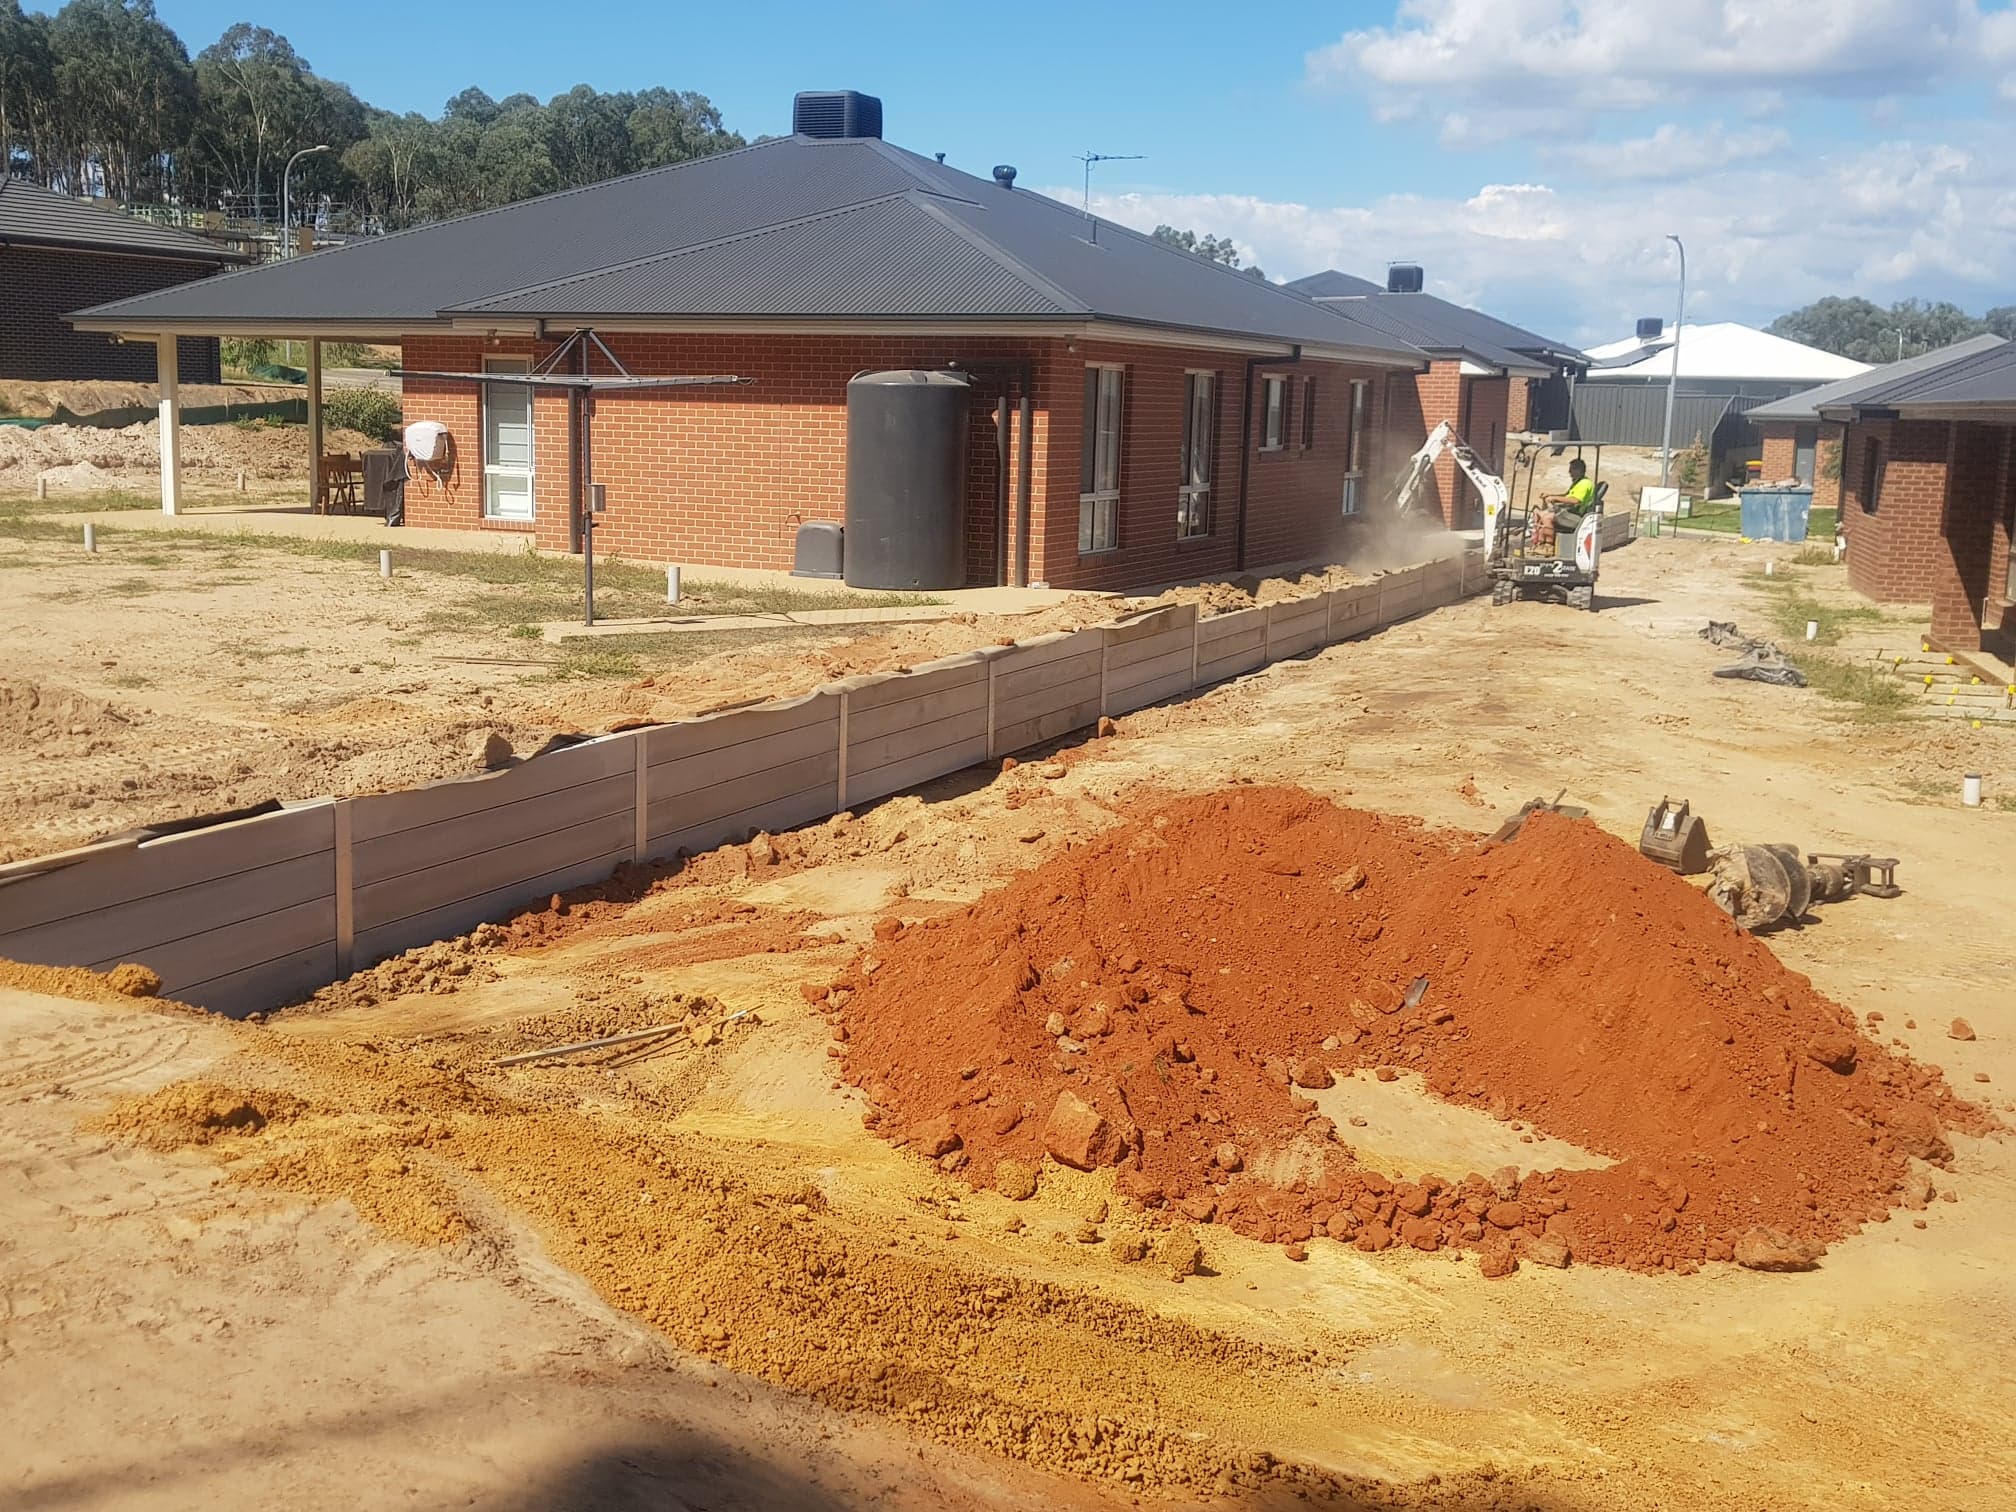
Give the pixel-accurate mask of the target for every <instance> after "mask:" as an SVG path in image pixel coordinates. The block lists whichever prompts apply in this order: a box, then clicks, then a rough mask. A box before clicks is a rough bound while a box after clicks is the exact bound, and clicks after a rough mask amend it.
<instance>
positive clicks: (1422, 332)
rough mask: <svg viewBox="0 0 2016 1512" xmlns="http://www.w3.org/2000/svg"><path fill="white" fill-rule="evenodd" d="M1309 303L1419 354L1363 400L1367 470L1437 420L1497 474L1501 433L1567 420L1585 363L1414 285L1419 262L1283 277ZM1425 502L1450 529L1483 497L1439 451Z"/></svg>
mask: <svg viewBox="0 0 2016 1512" xmlns="http://www.w3.org/2000/svg"><path fill="white" fill-rule="evenodd" d="M1288 287H1289V288H1291V289H1294V290H1297V291H1298V292H1300V293H1302V294H1305V295H1307V296H1308V297H1309V298H1310V299H1313V300H1315V301H1316V302H1317V303H1318V304H1322V305H1326V306H1328V307H1329V308H1331V309H1333V310H1336V311H1338V312H1339V313H1340V314H1348V315H1350V316H1351V317H1352V318H1353V319H1355V320H1359V321H1362V322H1364V323H1365V324H1366V325H1368V326H1371V327H1373V328H1374V329H1375V330H1379V331H1383V332H1384V333H1385V334H1386V335H1388V336H1391V337H1393V338H1394V339H1395V340H1398V341H1404V342H1406V343H1408V344H1409V345H1410V346H1414V347H1418V348H1420V349H1421V350H1422V351H1423V352H1425V353H1427V355H1428V367H1427V370H1426V371H1425V372H1416V373H1407V372H1395V373H1389V374H1388V375H1387V377H1386V381H1385V382H1384V383H1383V384H1381V385H1380V386H1379V388H1378V392H1377V395H1376V397H1375V398H1374V399H1373V403H1374V405H1375V406H1376V408H1375V411H1374V415H1373V427H1372V428H1373V431H1374V432H1375V434H1376V435H1377V436H1378V438H1379V441H1380V447H1379V449H1378V450H1377V451H1375V453H1374V454H1373V457H1372V460H1371V468H1370V470H1371V474H1372V476H1373V477H1374V478H1375V479H1378V480H1381V481H1383V480H1385V479H1388V478H1390V477H1392V476H1393V475H1394V474H1395V473H1397V472H1398V471H1399V469H1400V467H1401V465H1402V463H1403V462H1404V461H1405V459H1406V458H1407V457H1408V456H1409V455H1411V454H1412V453H1413V452H1414V451H1415V450H1416V449H1417V448H1419V446H1420V445H1421V443H1422V442H1423V441H1424V440H1426V439H1427V436H1428V432H1429V431H1431V430H1433V429H1434V428H1435V427H1436V426H1437V425H1439V424H1441V423H1442V422H1443V421H1444V420H1446V421H1448V422H1449V424H1450V425H1451V426H1452V427H1453V428H1454V429H1455V431H1456V434H1457V435H1458V436H1460V437H1462V438H1463V440H1464V441H1465V442H1467V443H1468V444H1469V446H1470V448H1471V449H1472V450H1473V451H1475V452H1476V453H1477V455H1478V456H1479V457H1480V458H1482V459H1483V462H1484V464H1485V466H1486V467H1488V468H1490V469H1491V470H1492V471H1493V472H1496V473H1498V474H1500V475H1501V476H1502V475H1503V474H1504V471H1505V438H1506V437H1507V436H1508V435H1518V434H1523V433H1529V432H1534V431H1540V432H1549V431H1552V430H1555V429H1557V428H1561V427H1565V426H1566V425H1567V423H1568V391H1569V384H1570V381H1571V379H1572V377H1573V375H1574V374H1576V373H1579V372H1580V371H1581V370H1582V368H1583V366H1584V365H1585V359H1584V358H1583V356H1582V354H1581V353H1580V352H1578V351H1576V350H1575V349H1574V348H1573V347H1571V346H1568V345H1566V344H1565V343H1563V342H1559V341H1553V340H1550V339H1549V338H1547V337H1545V336H1538V335H1535V334H1534V333H1533V332H1531V331H1528V330H1525V329H1523V328H1521V327H1519V326H1515V325H1512V324H1509V323H1508V322H1506V321H1503V320H1499V319H1497V318H1496V317H1495V316H1491V315H1486V314H1485V313H1484V312H1483V311H1481V310H1473V309H1470V308H1468V307H1467V306H1465V305H1459V304H1455V303H1452V302H1451V301H1449V300H1446V299H1442V298H1440V297H1438V296H1436V295H1434V294H1428V293H1425V292H1423V291H1422V288H1421V270H1420V268H1418V267H1416V266H1414V265H1412V264H1396V265H1395V266H1394V267H1393V268H1392V269H1390V270H1389V271H1388V273H1387V279H1386V283H1385V284H1383V285H1381V284H1376V283H1373V282H1372V281H1371V280H1370V279H1366V278H1356V277H1353V276H1352V275H1351V274H1349V273H1340V272H1338V271H1337V270H1335V269H1334V268H1333V269H1330V270H1328V271H1325V272H1322V273H1312V274H1310V275H1309V276H1308V277H1307V278H1299V279H1297V280H1295V281H1294V282H1293V283H1291V284H1289V285H1288ZM1430 484H1431V488H1432V494H1431V498H1432V506H1431V505H1429V504H1426V503H1424V507H1433V508H1435V509H1437V510H1439V511H1440V513H1441V515H1442V519H1443V521H1444V523H1445V524H1447V525H1449V526H1450V527H1451V528H1452V529H1461V528H1468V527H1471V526H1475V525H1480V524H1482V523H1483V513H1482V511H1483V501H1482V500H1481V499H1480V498H1479V497H1478V496H1477V490H1476V489H1475V488H1474V487H1473V486H1472V485H1471V483H1470V481H1469V479H1467V478H1465V477H1464V476H1463V475H1462V473H1461V471H1460V470H1459V469H1458V468H1457V466H1456V463H1455V460H1454V459H1453V458H1451V457H1450V456H1449V455H1448V454H1447V453H1444V454H1443V455H1442V456H1440V457H1438V458H1437V459H1436V460H1435V466H1434V469H1433V472H1432V473H1431V474H1430Z"/></svg>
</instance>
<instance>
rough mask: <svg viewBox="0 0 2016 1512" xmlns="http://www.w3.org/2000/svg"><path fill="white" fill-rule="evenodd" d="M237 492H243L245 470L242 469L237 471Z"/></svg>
mask: <svg viewBox="0 0 2016 1512" xmlns="http://www.w3.org/2000/svg"><path fill="white" fill-rule="evenodd" d="M238 492H240V493H243V492H245V469H244V468H242V467H241V468H239V469H238Z"/></svg>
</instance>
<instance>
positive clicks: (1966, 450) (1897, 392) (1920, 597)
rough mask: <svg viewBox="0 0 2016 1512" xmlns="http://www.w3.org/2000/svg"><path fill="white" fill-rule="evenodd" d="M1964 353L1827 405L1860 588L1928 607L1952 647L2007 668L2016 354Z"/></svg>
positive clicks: (2013, 578) (2015, 350)
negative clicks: (1838, 437)
mask: <svg viewBox="0 0 2016 1512" xmlns="http://www.w3.org/2000/svg"><path fill="white" fill-rule="evenodd" d="M1962 345H1963V346H1969V347H1972V348H1974V349H1973V350H1971V351H1969V352H1968V353H1967V354H1965V355H1962V356H1958V357H1953V356H1948V357H1947V360H1945V361H1943V362H1941V363H1938V364H1935V365H1933V366H1931V367H1929V368H1927V367H1920V368H1919V369H1918V370H1916V371H1912V372H1907V373H1904V374H1902V375H1895V376H1892V377H1890V378H1888V379H1884V380H1882V381H1878V382H1875V383H1868V382H1865V383H1863V384H1862V385H1861V386H1860V387H1859V388H1858V389H1857V390H1856V391H1855V392H1854V393H1853V394H1850V395H1847V396H1842V397H1837V398H1834V399H1830V400H1827V401H1824V402H1823V403H1822V404H1821V406H1820V417H1821V419H1822V420H1824V421H1828V422H1831V423H1835V424H1839V425H1841V426H1842V427H1843V441H1842V467H1841V524H1842V529H1843V530H1844V532H1845V533H1846V535H1847V538H1848V577H1849V581H1850V582H1851V583H1853V584H1854V585H1855V587H1856V588H1857V589H1858V590H1860V591H1861V592H1862V593H1865V594H1867V595H1868V596H1869V597H1871V598H1873V599H1878V600H1883V601H1889V602H1901V603H1928V602H1929V603H1930V604H1931V605H1932V624H1931V633H1932V636H1933V638H1934V640H1936V641H1937V642H1938V644H1939V645H1940V646H1941V647H1943V648H1944V649H1946V650H1948V651H1953V652H1969V651H1986V652H1989V653H1990V654H1992V655H1995V656H1998V657H2000V658H2002V659H2003V660H2005V661H2006V660H2010V659H2012V653H2016V567H2012V558H2011V551H2010V541H2011V537H2012V536H2016V345H2012V344H2010V343H2007V342H2001V341H1995V342H1992V344H1987V345H1985V346H1984V345H1983V344H1981V343H1962ZM1954 350H1957V349H1955V348H1949V349H1948V352H1949V353H1950V352H1952V351H1954ZM1908 365H1909V364H1893V365H1892V366H1893V368H1895V367H1904V366H1908ZM1890 371H1891V369H1880V370H1878V373H1877V374H1871V375H1869V376H1870V377H1879V375H1880V374H1881V373H1885V372H1890Z"/></svg>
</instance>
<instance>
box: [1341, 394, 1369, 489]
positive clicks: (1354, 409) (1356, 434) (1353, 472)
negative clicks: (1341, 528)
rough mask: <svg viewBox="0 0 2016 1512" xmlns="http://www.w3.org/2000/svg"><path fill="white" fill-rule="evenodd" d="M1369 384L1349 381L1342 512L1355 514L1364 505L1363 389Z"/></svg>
mask: <svg viewBox="0 0 2016 1512" xmlns="http://www.w3.org/2000/svg"><path fill="white" fill-rule="evenodd" d="M1370 387H1371V385H1370V384H1369V383H1367V382H1366V381H1365V380H1364V379H1363V378H1357V379H1353V380H1352V383H1351V412H1350V415H1349V417H1348V418H1347V419H1346V421H1345V424H1346V425H1347V426H1348V427H1349V429H1348V430H1347V431H1346V432H1345V435H1344V513H1345V514H1347V515H1355V514H1356V513H1358V511H1359V510H1360V509H1361V508H1363V507H1364V500H1363V499H1362V498H1361V497H1360V495H1361V494H1362V493H1363V491H1364V487H1365V391H1366V390H1367V389H1368V388H1370Z"/></svg>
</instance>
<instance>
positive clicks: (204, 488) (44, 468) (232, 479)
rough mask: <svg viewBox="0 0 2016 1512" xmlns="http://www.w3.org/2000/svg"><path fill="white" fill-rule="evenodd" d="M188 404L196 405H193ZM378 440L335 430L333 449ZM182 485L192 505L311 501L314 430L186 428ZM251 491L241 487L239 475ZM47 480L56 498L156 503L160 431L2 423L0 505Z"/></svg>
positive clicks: (358, 447)
mask: <svg viewBox="0 0 2016 1512" xmlns="http://www.w3.org/2000/svg"><path fill="white" fill-rule="evenodd" d="M185 402H189V403H194V402H195V401H194V400H186V401H185ZM377 444H378V443H377V442H375V441H373V440H372V439H371V438H370V437H369V436H365V435H362V434H361V433H359V432H357V431H352V430H345V429H343V428H342V427H340V426H331V427H329V428H328V429H327V430H325V431H324V432H323V437H322V445H323V449H324V450H325V451H329V452H358V451H362V450H364V449H366V448H368V447H372V446H376V445H377ZM180 457H181V462H182V469H183V486H184V489H185V491H186V492H187V494H188V496H189V498H190V501H191V502H192V503H196V502H201V501H203V500H205V499H213V498H214V499H219V500H223V499H235V500H240V501H242V500H245V499H264V498H279V497H283V496H290V495H291V496H293V497H297V498H298V497H305V494H306V490H307V487H308V481H307V480H308V431H307V427H305V426H301V425H282V424H267V423H265V422H263V421H261V422H252V421H247V422H246V423H243V424H231V423H226V424H221V425H185V426H184V427H183V428H182V441H181V452H180ZM241 475H242V476H243V479H244V488H243V490H242V491H241V490H240V489H239V486H238V485H239V479H240V476H241ZM38 480H39V481H40V483H41V484H42V486H43V487H44V488H45V489H46V490H47V492H48V494H49V496H50V497H51V498H53V499H57V500H63V499H72V500H79V501H85V503H84V504H82V505H80V506H79V507H88V501H89V500H90V499H91V497H92V496H93V495H100V494H103V493H105V492H107V491H112V492H115V493H122V494H126V495H130V496H131V497H132V498H133V499H134V500H136V501H139V502H143V503H146V504H150V505H151V504H154V503H157V502H158V501H159V499H160V491H161V427H160V425H159V423H158V422H156V421H152V420H147V421H142V422H140V423H139V424H135V425H128V426H123V427H119V428H116V429H114V428H109V427H102V426H93V425H45V426H41V427H39V428H37V429H34V430H29V429H26V428H24V427H21V426H15V425H0V500H4V499H7V498H28V497H32V496H33V495H34V493H35V490H36V484H37V482H38Z"/></svg>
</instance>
